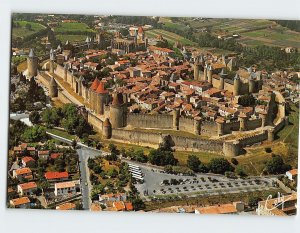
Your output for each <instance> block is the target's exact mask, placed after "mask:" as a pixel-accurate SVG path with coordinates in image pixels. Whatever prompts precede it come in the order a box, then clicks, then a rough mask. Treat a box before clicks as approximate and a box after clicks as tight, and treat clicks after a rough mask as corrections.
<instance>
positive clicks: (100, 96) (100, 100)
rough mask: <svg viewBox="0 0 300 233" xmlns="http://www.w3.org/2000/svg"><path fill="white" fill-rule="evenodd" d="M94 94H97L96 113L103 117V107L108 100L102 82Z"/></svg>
mask: <svg viewBox="0 0 300 233" xmlns="http://www.w3.org/2000/svg"><path fill="white" fill-rule="evenodd" d="M96 93H97V107H96V113H98V114H100V115H103V114H104V105H105V104H106V103H107V99H108V91H107V90H106V89H105V87H104V83H103V82H100V83H99V85H98V88H97V90H96Z"/></svg>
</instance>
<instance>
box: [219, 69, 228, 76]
mask: <svg viewBox="0 0 300 233" xmlns="http://www.w3.org/2000/svg"><path fill="white" fill-rule="evenodd" d="M219 75H220V76H221V77H225V76H226V75H227V74H226V72H225V69H224V68H223V69H222V70H221V73H220V74H219Z"/></svg>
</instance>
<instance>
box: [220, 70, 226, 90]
mask: <svg viewBox="0 0 300 233" xmlns="http://www.w3.org/2000/svg"><path fill="white" fill-rule="evenodd" d="M219 76H220V85H219V90H223V89H224V80H225V78H226V76H227V74H226V73H225V70H224V69H222V71H221V73H220V74H219Z"/></svg>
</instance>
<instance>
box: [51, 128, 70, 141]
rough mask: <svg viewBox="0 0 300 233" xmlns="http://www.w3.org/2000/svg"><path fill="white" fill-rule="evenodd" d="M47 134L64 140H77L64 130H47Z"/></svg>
mask: <svg viewBox="0 0 300 233" xmlns="http://www.w3.org/2000/svg"><path fill="white" fill-rule="evenodd" d="M47 132H49V133H52V134H55V135H58V136H60V137H63V138H67V139H70V140H73V139H75V136H74V135H71V134H69V133H68V132H66V131H63V130H59V129H50V128H47Z"/></svg>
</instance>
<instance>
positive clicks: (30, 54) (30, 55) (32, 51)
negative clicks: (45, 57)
mask: <svg viewBox="0 0 300 233" xmlns="http://www.w3.org/2000/svg"><path fill="white" fill-rule="evenodd" d="M28 57H31V58H33V57H35V53H34V49H30V51H29V55H28Z"/></svg>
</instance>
